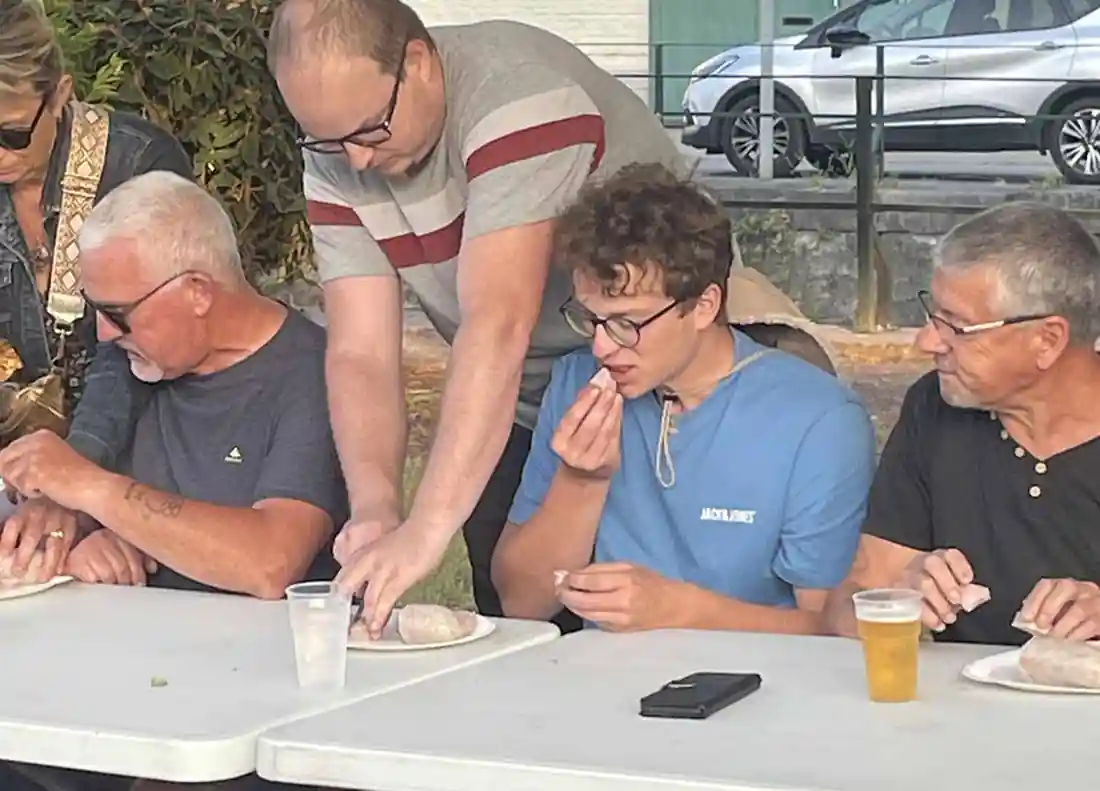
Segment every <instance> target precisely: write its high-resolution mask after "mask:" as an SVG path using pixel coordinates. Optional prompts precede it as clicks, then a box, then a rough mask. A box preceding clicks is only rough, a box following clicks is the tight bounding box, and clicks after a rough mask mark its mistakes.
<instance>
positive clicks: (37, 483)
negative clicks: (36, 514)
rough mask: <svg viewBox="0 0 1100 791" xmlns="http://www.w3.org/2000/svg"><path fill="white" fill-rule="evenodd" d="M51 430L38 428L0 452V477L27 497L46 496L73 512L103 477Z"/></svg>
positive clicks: (95, 488) (9, 486) (103, 474)
mask: <svg viewBox="0 0 1100 791" xmlns="http://www.w3.org/2000/svg"><path fill="white" fill-rule="evenodd" d="M107 475H108V473H106V472H105V471H104V470H103V469H102V468H100V467H98V466H96V465H95V464H93V463H92V462H90V461H88V460H87V459H86V458H84V457H83V456H81V455H80V454H79V453H77V452H76V450H74V449H73V447H72V446H71V445H69V443H67V442H66V441H65V440H63V439H61V437H59V436H57V435H56V434H54V433H53V432H52V431H47V430H45V429H40V430H39V431H36V432H34V433H33V434H28V435H27V436H25V437H20V438H19V439H17V440H15V442H13V443H11V444H10V445H8V446H7V447H6V448H4V450H2V451H0V479H3V481H4V485H5V487H6V488H7V489H8V490H9V491H10V490H13V489H14V490H15V491H17V492H19V493H20V494H21V495H23V496H24V497H27V498H36V497H48V498H50V499H51V500H53V501H54V502H55V503H57V504H58V505H61V506H63V507H65V508H70V509H72V510H74V511H80V510H85V509H84V508H83V507H82V506H83V505H84V502H85V498H86V497H88V496H89V495H92V494H94V493H95V492H96V491H99V490H101V489H102V485H103V478H104V476H107Z"/></svg>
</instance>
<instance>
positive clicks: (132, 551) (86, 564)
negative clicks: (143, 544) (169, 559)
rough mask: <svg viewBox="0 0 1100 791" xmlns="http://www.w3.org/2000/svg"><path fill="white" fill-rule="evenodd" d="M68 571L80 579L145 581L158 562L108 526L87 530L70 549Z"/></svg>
mask: <svg viewBox="0 0 1100 791" xmlns="http://www.w3.org/2000/svg"><path fill="white" fill-rule="evenodd" d="M66 570H67V572H68V573H69V574H71V575H72V576H74V577H76V578H77V579H78V580H80V581H81V582H90V583H102V584H104V585H144V584H145V583H146V581H147V580H148V575H149V574H155V573H156V571H157V562H156V561H155V560H153V559H152V558H150V557H146V556H145V555H144V554H143V553H142V552H140V551H138V550H137V549H136V548H135V547H134V546H133V545H132V544H129V543H127V542H126V541H123V540H122V539H121V538H119V537H118V536H116V535H115V534H114V533H112V532H111V531H110V530H107V529H106V528H100V529H99V530H96V531H94V532H93V533H91V534H89V535H88V537H87V538H85V539H84V540H83V541H81V542H80V543H79V544H77V545H76V548H74V549H73V551H72V552H70V553H69V562H68V566H67V569H66Z"/></svg>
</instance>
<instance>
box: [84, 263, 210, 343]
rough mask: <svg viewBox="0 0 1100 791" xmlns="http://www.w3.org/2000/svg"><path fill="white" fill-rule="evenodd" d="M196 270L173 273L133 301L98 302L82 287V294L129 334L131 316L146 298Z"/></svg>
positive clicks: (124, 332)
mask: <svg viewBox="0 0 1100 791" xmlns="http://www.w3.org/2000/svg"><path fill="white" fill-rule="evenodd" d="M193 274H195V270H193V269H187V270H184V271H183V272H179V273H177V274H175V275H172V276H171V277H170V278H168V279H167V280H165V281H164V282H163V283H161V284H160V285H158V286H156V287H155V288H153V289H152V290H151V291H148V292H146V293H145V295H144V296H141V297H138V298H137V299H135V300H134V301H133V302H96V301H95V300H94V299H91V298H89V297H88V295H87V294H86V293H84V290H83V289H81V291H80V294H81V296H82V297H83V298H84V302H85V303H86V304H87V305H88V307H90V308H91V309H92V310H94V311H95V312H96V313H98V314H99V315H100V316H102V317H103V318H105V319H107V321H109V322H111V324H113V325H115V327H116V328H118V331H119V332H121V333H122V334H123V335H129V334H130V333H131V332H132V331H133V328H132V327H131V326H130V316H131V315H132V314H133V312H134V311H135V310H137V309H138V308H139V307H141V305H142V304H143V303H144V302H145V300H147V299H149V298H150V297H152V296H153V295H154V294H156V293H157V292H159V291H161V290H163V289H164V288H166V287H167V286H169V285H170V284H172V283H175V282H176V281H177V280H179V279H180V278H181V277H183V276H184V275H193Z"/></svg>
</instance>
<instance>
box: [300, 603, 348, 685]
mask: <svg viewBox="0 0 1100 791" xmlns="http://www.w3.org/2000/svg"><path fill="white" fill-rule="evenodd" d="M286 598H287V608H288V610H289V611H290V630H291V633H292V634H293V637H294V661H295V664H296V665H297V669H298V686H299V687H300V688H301V689H303V690H307V691H310V692H334V691H337V690H340V689H343V688H344V683H345V681H346V676H347V658H348V626H349V621H350V620H351V597H350V596H347V595H346V594H344V593H341V592H340V590H339V589H338V588H337V587H336V585H335V584H334V583H332V582H300V583H298V584H297V585H291V586H290V587H289V588H287V589H286Z"/></svg>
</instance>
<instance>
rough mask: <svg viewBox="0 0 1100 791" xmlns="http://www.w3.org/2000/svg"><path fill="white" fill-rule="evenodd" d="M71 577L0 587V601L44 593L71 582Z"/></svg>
mask: <svg viewBox="0 0 1100 791" xmlns="http://www.w3.org/2000/svg"><path fill="white" fill-rule="evenodd" d="M72 581H73V578H72V577H66V576H58V577H54V578H53V579H52V580H46V581H45V582H36V583H34V584H33V585H15V586H13V587H10V588H6V587H0V601H6V600H8V599H22V598H23V597H24V596H34V595H35V594H36V593H44V592H46V591H48V590H49V589H50V588H56V587H57V586H58V585H64V584H65V583H66V582H72Z"/></svg>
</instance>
